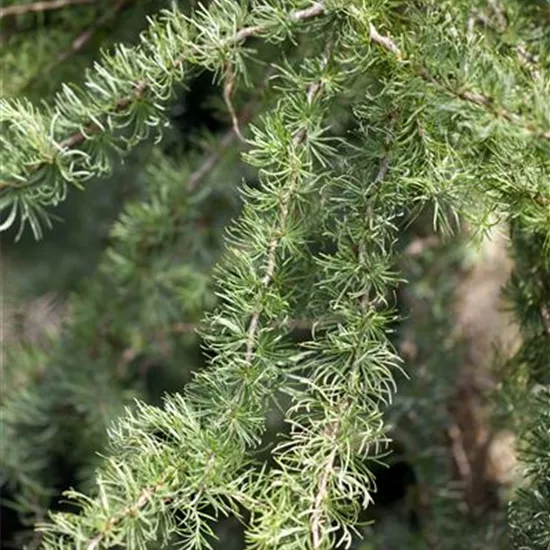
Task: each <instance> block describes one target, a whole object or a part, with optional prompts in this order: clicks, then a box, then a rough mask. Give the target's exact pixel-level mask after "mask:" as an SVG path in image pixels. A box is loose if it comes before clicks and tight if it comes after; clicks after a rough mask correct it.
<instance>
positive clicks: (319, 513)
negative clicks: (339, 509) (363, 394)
mask: <svg viewBox="0 0 550 550" xmlns="http://www.w3.org/2000/svg"><path fill="white" fill-rule="evenodd" d="M337 428H338V425H337V424H334V423H333V424H330V425H329V426H327V428H326V429H325V436H326V437H328V438H330V439H335V438H336V434H337ZM337 449H338V447H337V445H336V443H335V442H334V443H333V445H332V450H331V451H330V454H329V456H328V458H327V460H326V463H325V465H324V467H323V473H322V474H321V477H320V479H319V485H318V487H317V494H316V495H315V501H314V503H313V512H312V514H311V540H312V545H313V550H318V549H319V548H321V544H322V542H323V536H322V533H321V529H322V528H323V505H324V503H325V501H326V499H327V496H328V482H329V480H330V476H331V474H332V473H333V471H334V464H335V462H336V452H337Z"/></svg>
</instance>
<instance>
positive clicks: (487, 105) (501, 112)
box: [369, 23, 550, 141]
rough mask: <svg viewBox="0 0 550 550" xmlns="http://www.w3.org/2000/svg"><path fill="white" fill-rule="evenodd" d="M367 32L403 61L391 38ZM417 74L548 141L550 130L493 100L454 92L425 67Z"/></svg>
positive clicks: (462, 92) (478, 95) (476, 93)
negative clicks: (500, 105) (538, 125)
mask: <svg viewBox="0 0 550 550" xmlns="http://www.w3.org/2000/svg"><path fill="white" fill-rule="evenodd" d="M369 30H370V38H371V40H372V41H373V42H374V43H376V44H378V45H379V46H380V47H382V48H384V49H386V50H388V51H389V52H391V53H392V54H394V55H395V57H396V58H397V59H398V60H401V59H403V55H402V53H401V50H400V49H399V48H398V47H397V45H396V44H395V41H394V40H393V39H392V37H391V36H389V35H388V36H382V35H381V34H380V33H379V32H378V31H377V30H376V27H375V26H374V25H373V24H372V23H369ZM417 74H418V75H419V76H420V77H421V78H422V79H423V80H425V81H427V82H430V83H432V84H435V85H436V86H437V87H438V88H440V89H443V90H445V91H446V92H448V93H451V94H452V95H454V96H455V97H457V98H458V99H461V100H463V101H466V102H468V103H471V104H473V105H477V106H479V107H483V108H484V109H485V110H487V111H489V112H490V113H492V114H493V115H495V116H496V117H498V118H501V119H503V120H505V121H506V122H509V123H511V124H514V125H515V126H517V127H518V128H521V129H523V130H524V131H526V132H527V133H529V134H530V135H532V136H533V137H535V138H539V139H543V140H547V141H550V130H542V129H540V128H537V126H536V125H535V124H533V123H532V122H529V121H526V120H524V119H523V118H522V117H521V116H519V115H517V114H516V113H512V112H510V111H508V110H506V109H504V108H503V107H499V106H497V105H496V102H495V100H494V98H492V97H490V96H488V95H485V94H482V93H479V92H474V91H472V90H468V89H459V90H455V89H453V88H452V87H451V86H449V85H448V84H445V83H443V82H442V81H441V80H439V79H438V78H436V77H434V76H433V75H430V73H429V71H428V70H427V69H426V68H425V67H420V68H419V69H417Z"/></svg>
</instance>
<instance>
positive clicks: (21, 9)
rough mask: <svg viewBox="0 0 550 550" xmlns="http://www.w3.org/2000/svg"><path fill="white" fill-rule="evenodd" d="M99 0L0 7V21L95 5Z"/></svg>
mask: <svg viewBox="0 0 550 550" xmlns="http://www.w3.org/2000/svg"><path fill="white" fill-rule="evenodd" d="M96 2H97V0H49V1H45V2H31V3H29V4H16V5H14V6H6V7H4V8H2V7H0V19H3V18H4V17H10V16H15V15H24V14H26V13H37V12H43V11H52V10H60V9H63V8H67V7H70V6H77V5H81V4H94V3H96Z"/></svg>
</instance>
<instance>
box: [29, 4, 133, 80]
mask: <svg viewBox="0 0 550 550" xmlns="http://www.w3.org/2000/svg"><path fill="white" fill-rule="evenodd" d="M133 1H134V0H118V2H117V3H116V4H115V5H114V6H113V8H112V9H109V10H108V11H106V12H105V13H104V14H103V15H102V16H101V17H99V18H98V19H97V20H96V21H94V23H92V24H91V25H90V26H89V27H88V28H87V29H85V30H84V31H83V32H81V33H80V34H79V35H78V36H77V37H76V38H75V39H74V40H73V41H72V42H71V44H70V45H69V46H68V47H67V48H65V49H63V50H61V51H60V52H59V53H58V54H57V57H56V58H55V59H54V60H53V61H52V62H51V63H49V64H47V65H46V66H45V67H43V68H42V69H41V70H40V71H39V72H38V73H37V74H35V75H34V76H32V77H31V78H30V79H29V80H28V81H27V82H26V83H25V84H24V85H23V86H22V88H21V91H24V90H26V89H28V88H30V87H32V85H33V84H34V83H35V82H36V81H37V80H39V79H40V78H42V77H43V76H44V75H47V74H48V73H50V72H51V71H52V70H53V69H55V67H57V66H58V65H61V63H64V62H65V61H67V59H69V58H70V57H71V56H73V55H75V54H77V53H78V52H80V51H81V50H83V49H84V47H85V46H86V44H88V42H89V41H90V40H91V39H92V38H93V37H94V36H95V34H96V33H97V32H98V31H99V30H100V29H101V28H103V27H104V26H105V25H106V24H107V23H108V22H109V21H110V20H111V19H113V18H114V17H115V16H116V15H117V14H119V13H120V12H122V11H124V10H125V9H127V8H129V7H130V4H131V3H132V2H133Z"/></svg>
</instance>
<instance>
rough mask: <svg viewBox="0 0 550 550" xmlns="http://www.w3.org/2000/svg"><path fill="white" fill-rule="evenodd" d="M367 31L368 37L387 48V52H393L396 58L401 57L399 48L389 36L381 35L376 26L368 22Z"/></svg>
mask: <svg viewBox="0 0 550 550" xmlns="http://www.w3.org/2000/svg"><path fill="white" fill-rule="evenodd" d="M369 32H370V39H371V40H372V41H373V42H374V43H375V44H378V45H379V46H381V47H382V48H384V49H386V50H388V51H389V52H391V53H393V54H394V55H395V56H396V57H397V59H401V58H402V55H401V50H400V49H399V48H398V47H397V45H396V44H395V42H394V41H393V39H392V38H391V36H383V35H381V34H380V33H379V32H378V31H377V30H376V27H375V26H374V25H373V24H372V23H369Z"/></svg>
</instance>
